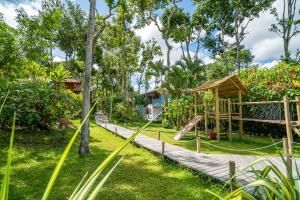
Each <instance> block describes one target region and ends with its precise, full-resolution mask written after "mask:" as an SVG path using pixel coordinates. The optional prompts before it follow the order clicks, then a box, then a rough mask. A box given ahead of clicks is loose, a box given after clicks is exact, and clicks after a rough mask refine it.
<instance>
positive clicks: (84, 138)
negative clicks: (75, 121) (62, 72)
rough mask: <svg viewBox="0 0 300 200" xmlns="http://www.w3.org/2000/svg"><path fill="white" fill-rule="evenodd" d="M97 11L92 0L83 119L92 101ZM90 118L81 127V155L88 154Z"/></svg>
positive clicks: (84, 84) (79, 151) (86, 57)
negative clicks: (92, 72) (91, 88)
mask: <svg viewBox="0 0 300 200" xmlns="http://www.w3.org/2000/svg"><path fill="white" fill-rule="evenodd" d="M95 12H96V0H90V13H89V32H88V37H87V45H86V55H85V73H84V82H83V101H82V116H81V120H83V119H84V118H85V117H86V115H87V114H88V112H89V110H90V107H91V105H90V104H91V103H90V97H91V96H90V95H91V91H90V86H91V71H92V58H93V35H94V28H95ZM89 125H90V120H89V118H88V119H87V120H86V122H85V123H84V125H83V126H82V129H81V142H80V146H79V149H78V153H79V154H80V155H88V154H89V153H90V150H89V137H90V129H89Z"/></svg>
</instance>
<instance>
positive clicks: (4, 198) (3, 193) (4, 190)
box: [0, 112, 16, 200]
mask: <svg viewBox="0 0 300 200" xmlns="http://www.w3.org/2000/svg"><path fill="white" fill-rule="evenodd" d="M15 126H16V112H14V119H13V125H12V131H11V136H10V142H9V148H8V152H7V164H6V170H5V173H4V177H3V180H2V186H1V190H0V199H1V200H8V192H9V179H10V171H11V161H12V148H13V141H14V135H15Z"/></svg>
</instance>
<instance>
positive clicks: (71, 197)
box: [69, 171, 89, 199]
mask: <svg viewBox="0 0 300 200" xmlns="http://www.w3.org/2000/svg"><path fill="white" fill-rule="evenodd" d="M88 173H89V172H88V171H87V172H86V173H85V175H84V176H83V178H82V179H81V181H80V182H79V184H78V185H77V187H76V188H75V190H74V191H73V193H72V194H71V196H70V197H69V199H73V198H74V195H75V194H76V193H77V192H78V190H79V188H80V187H81V185H82V183H83V181H84V180H85V178H86V177H87V175H88Z"/></svg>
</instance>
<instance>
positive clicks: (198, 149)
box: [196, 137, 201, 153]
mask: <svg viewBox="0 0 300 200" xmlns="http://www.w3.org/2000/svg"><path fill="white" fill-rule="evenodd" d="M196 141H197V142H196V144H197V153H200V150H201V149H200V148H201V143H200V137H197V140H196Z"/></svg>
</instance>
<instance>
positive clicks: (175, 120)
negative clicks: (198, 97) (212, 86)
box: [165, 95, 194, 129]
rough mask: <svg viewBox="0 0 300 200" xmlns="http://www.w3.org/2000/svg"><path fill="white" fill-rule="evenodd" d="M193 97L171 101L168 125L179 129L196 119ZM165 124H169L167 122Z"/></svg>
mask: <svg viewBox="0 0 300 200" xmlns="http://www.w3.org/2000/svg"><path fill="white" fill-rule="evenodd" d="M192 105H193V97H192V96H188V95H186V96H185V95H184V96H181V97H178V98H175V99H173V100H170V101H169V104H168V110H167V113H166V119H167V120H168V124H171V125H172V127H176V128H177V129H179V128H180V127H182V126H185V125H186V124H187V123H188V122H189V120H190V119H191V118H193V117H194V114H193V109H194V106H192ZM165 124H167V123H166V122H165Z"/></svg>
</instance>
